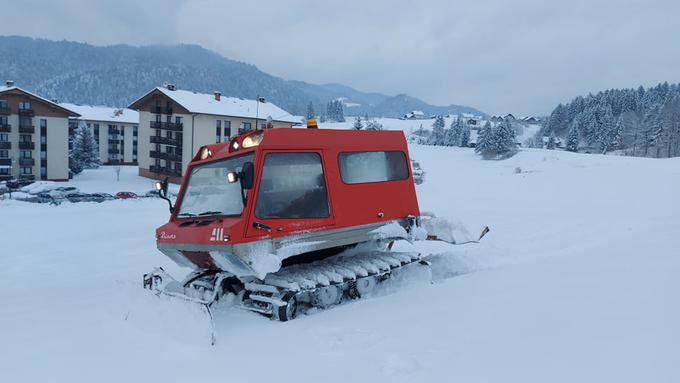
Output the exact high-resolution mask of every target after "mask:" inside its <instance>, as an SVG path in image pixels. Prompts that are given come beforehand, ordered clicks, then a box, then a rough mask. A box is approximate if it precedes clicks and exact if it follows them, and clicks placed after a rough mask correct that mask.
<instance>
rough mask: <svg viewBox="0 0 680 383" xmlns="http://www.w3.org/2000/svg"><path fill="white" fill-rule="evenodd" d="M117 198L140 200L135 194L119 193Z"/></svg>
mask: <svg viewBox="0 0 680 383" xmlns="http://www.w3.org/2000/svg"><path fill="white" fill-rule="evenodd" d="M116 198H118V199H134V198H139V196H138V195H137V194H135V193H133V192H118V193H116Z"/></svg>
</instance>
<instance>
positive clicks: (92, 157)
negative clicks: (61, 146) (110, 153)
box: [69, 121, 100, 174]
mask: <svg viewBox="0 0 680 383" xmlns="http://www.w3.org/2000/svg"><path fill="white" fill-rule="evenodd" d="M99 165H100V161H99V149H98V147H97V142H96V141H95V140H94V136H93V135H92V132H91V131H90V128H88V127H87V125H86V124H85V122H84V121H81V122H80V124H79V125H78V128H77V129H76V131H75V132H74V134H73V138H72V149H71V151H70V153H69V167H70V168H71V171H72V172H73V173H75V174H78V173H80V172H81V171H82V170H83V169H91V168H97V167H99Z"/></svg>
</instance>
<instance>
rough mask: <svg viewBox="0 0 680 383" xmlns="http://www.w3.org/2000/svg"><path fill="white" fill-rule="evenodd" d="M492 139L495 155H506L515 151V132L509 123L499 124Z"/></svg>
mask: <svg viewBox="0 0 680 383" xmlns="http://www.w3.org/2000/svg"><path fill="white" fill-rule="evenodd" d="M492 137H493V142H494V146H495V149H496V153H497V154H506V153H509V152H514V151H515V150H517V144H516V143H515V139H516V137H515V130H514V129H513V128H512V123H511V122H510V121H503V122H501V123H500V124H499V125H498V128H497V129H496V131H495V134H492Z"/></svg>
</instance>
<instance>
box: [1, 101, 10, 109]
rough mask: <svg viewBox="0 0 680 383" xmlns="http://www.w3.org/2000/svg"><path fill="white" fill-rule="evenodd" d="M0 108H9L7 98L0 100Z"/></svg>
mask: <svg viewBox="0 0 680 383" xmlns="http://www.w3.org/2000/svg"><path fill="white" fill-rule="evenodd" d="M0 108H9V104H7V100H0Z"/></svg>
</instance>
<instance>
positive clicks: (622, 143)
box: [539, 83, 680, 157]
mask: <svg viewBox="0 0 680 383" xmlns="http://www.w3.org/2000/svg"><path fill="white" fill-rule="evenodd" d="M550 135H554V136H557V137H562V138H563V139H564V142H565V147H566V149H567V150H570V151H598V152H602V153H607V152H609V151H612V150H619V151H621V152H622V153H623V154H627V155H633V156H643V157H676V156H680V86H679V85H678V84H672V85H670V84H668V83H663V84H659V85H657V86H655V87H652V88H648V89H645V88H643V87H642V86H640V87H638V88H637V89H609V90H605V91H603V92H599V93H597V94H595V95H593V94H591V95H588V96H586V97H581V96H579V97H576V98H575V99H573V100H572V101H571V102H569V103H567V104H560V105H558V106H557V107H556V108H555V110H553V112H552V113H551V115H550V118H549V119H548V120H547V122H546V124H545V125H544V127H543V129H542V130H541V132H539V136H541V137H543V136H550Z"/></svg>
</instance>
